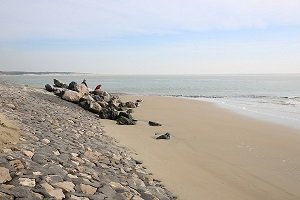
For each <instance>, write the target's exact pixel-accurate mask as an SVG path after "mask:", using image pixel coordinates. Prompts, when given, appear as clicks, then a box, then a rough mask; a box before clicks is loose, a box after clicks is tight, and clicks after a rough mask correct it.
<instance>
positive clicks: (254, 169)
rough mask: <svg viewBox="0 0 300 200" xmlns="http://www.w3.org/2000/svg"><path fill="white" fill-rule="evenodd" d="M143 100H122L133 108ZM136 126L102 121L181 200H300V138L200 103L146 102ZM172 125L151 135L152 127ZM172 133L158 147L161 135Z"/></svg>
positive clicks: (287, 130) (294, 132) (159, 99)
mask: <svg viewBox="0 0 300 200" xmlns="http://www.w3.org/2000/svg"><path fill="white" fill-rule="evenodd" d="M136 98H139V96H136V95H134V96H122V97H121V99H122V100H123V99H125V100H133V99H136ZM140 98H142V99H143V100H144V103H143V104H142V105H141V107H139V108H137V109H136V112H135V113H133V116H134V117H136V118H137V119H138V120H140V121H139V122H138V124H137V125H136V126H128V127H127V126H126V127H123V126H118V125H115V123H114V122H112V121H106V120H101V123H102V124H103V125H104V130H105V131H106V134H108V135H110V136H113V137H115V138H116V139H117V140H118V141H120V144H122V145H124V146H126V147H129V148H130V149H131V150H133V151H134V152H135V153H136V154H137V158H138V159H141V160H142V161H143V162H144V164H145V165H146V166H147V168H149V170H150V171H152V172H153V173H154V175H157V176H158V177H159V178H161V179H162V181H163V182H164V183H165V184H166V186H167V188H170V189H171V191H172V192H174V193H175V194H178V195H179V199H198V198H199V197H202V198H204V199H213V200H214V199H237V200H238V199H249V200H250V199H262V200H263V199H274V200H275V199H298V198H299V197H300V192H299V191H298V190H297V188H299V187H300V185H299V180H300V176H299V174H298V173H297V170H296V169H300V161H299V159H298V153H297V152H300V135H299V134H297V132H298V131H299V130H297V129H292V128H289V127H285V126H282V125H279V124H275V123H270V122H265V121H261V120H258V119H252V118H249V117H247V116H243V115H239V114H237V113H233V112H232V111H229V110H225V109H224V108H221V107H218V106H217V105H214V104H213V103H208V102H201V101H195V100H188V99H181V98H174V97H161V96H159V97H157V96H140ZM149 120H151V121H156V122H159V123H162V124H164V125H163V126H162V127H149V126H148V124H147V121H149ZM156 132H160V133H164V132H170V133H171V135H172V136H171V140H169V141H158V140H155V139H154V136H155V133H156Z"/></svg>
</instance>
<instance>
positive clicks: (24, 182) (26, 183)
mask: <svg viewBox="0 0 300 200" xmlns="http://www.w3.org/2000/svg"><path fill="white" fill-rule="evenodd" d="M19 182H20V185H22V186H27V187H35V179H31V178H19Z"/></svg>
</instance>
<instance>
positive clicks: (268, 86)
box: [0, 74, 300, 128]
mask: <svg viewBox="0 0 300 200" xmlns="http://www.w3.org/2000/svg"><path fill="white" fill-rule="evenodd" d="M53 78H58V79H60V80H62V81H63V82H66V83H69V82H71V81H76V82H81V81H82V80H83V79H86V80H87V83H88V85H89V87H90V88H94V87H95V86H96V85H98V84H102V87H103V89H104V90H107V91H109V92H116V93H128V94H139V95H167V96H176V97H182V98H193V99H195V100H205V101H210V102H214V103H217V104H218V105H220V106H222V107H225V108H228V109H231V110H233V111H236V112H239V113H242V114H246V115H248V116H252V117H256V118H260V119H263V120H269V121H273V122H277V123H281V124H285V125H288V126H290V127H294V128H300V74H295V75H197V76H196V75H195V76H187V75H186V76H166V75H161V76H157V75H156V76H142V75H136V76H100V75H97V76H94V75H76V76H73V75H71V76H62V75H59V76H58V75H53V76H28V75H27V76H0V80H6V81H10V82H14V83H19V84H27V85H30V86H34V87H43V86H44V85H45V84H46V83H52V82H53Z"/></svg>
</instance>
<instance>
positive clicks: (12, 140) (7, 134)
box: [0, 114, 19, 149]
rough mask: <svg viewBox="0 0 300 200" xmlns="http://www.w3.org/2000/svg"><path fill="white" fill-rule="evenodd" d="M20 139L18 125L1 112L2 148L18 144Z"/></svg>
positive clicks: (0, 136)
mask: <svg viewBox="0 0 300 200" xmlns="http://www.w3.org/2000/svg"><path fill="white" fill-rule="evenodd" d="M18 140H19V129H18V127H17V125H16V124H15V123H14V122H12V121H10V120H8V119H7V118H6V117H5V116H4V115H1V114H0V149H2V148H4V147H9V146H11V145H13V144H16V143H17V142H18Z"/></svg>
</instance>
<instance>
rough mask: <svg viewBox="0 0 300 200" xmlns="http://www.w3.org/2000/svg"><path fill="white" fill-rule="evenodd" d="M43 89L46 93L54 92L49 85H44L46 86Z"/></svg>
mask: <svg viewBox="0 0 300 200" xmlns="http://www.w3.org/2000/svg"><path fill="white" fill-rule="evenodd" d="M45 89H46V90H47V91H48V92H54V88H53V87H52V86H51V85H49V84H46V85H45Z"/></svg>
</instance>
